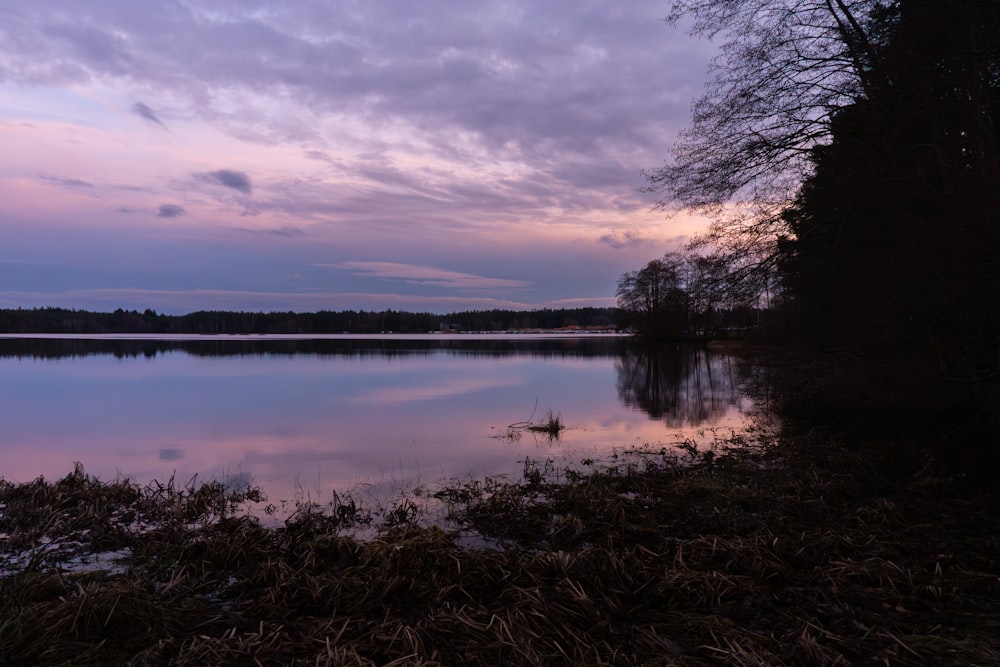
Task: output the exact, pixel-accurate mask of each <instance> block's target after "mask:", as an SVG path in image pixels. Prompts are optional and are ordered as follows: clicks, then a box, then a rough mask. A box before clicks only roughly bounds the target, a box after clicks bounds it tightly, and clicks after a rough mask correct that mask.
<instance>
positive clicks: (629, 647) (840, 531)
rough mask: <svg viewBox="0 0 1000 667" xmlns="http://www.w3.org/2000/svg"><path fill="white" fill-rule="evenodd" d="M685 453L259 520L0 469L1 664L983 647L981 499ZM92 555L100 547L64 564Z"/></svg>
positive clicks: (212, 501) (986, 585)
mask: <svg viewBox="0 0 1000 667" xmlns="http://www.w3.org/2000/svg"><path fill="white" fill-rule="evenodd" d="M686 458H687V459H689V460H688V461H686V462H685V461H679V460H678V459H677V458H676V457H675V456H674V454H673V452H672V451H667V450H663V451H645V452H636V453H632V454H622V455H621V456H620V457H619V458H618V459H617V460H614V461H610V462H608V465H605V466H594V467H593V468H592V469H589V470H586V471H582V472H581V471H573V470H566V469H556V467H555V466H554V465H553V464H552V463H551V462H534V463H533V462H528V463H526V467H525V475H524V479H522V480H520V481H519V482H517V483H514V482H507V481H504V480H491V479H487V480H479V481H466V482H457V481H456V482H454V483H452V484H450V485H449V486H447V487H446V488H444V489H442V490H441V491H439V492H438V493H437V494H436V496H437V499H438V500H439V501H440V502H442V503H444V504H445V506H446V508H447V514H448V516H447V518H446V521H444V522H442V525H443V526H444V527H437V526H422V525H420V521H419V519H420V517H419V513H418V512H416V511H414V510H413V509H412V505H403V506H401V508H395V509H398V510H399V511H392V510H390V511H388V512H385V513H383V514H382V519H381V520H380V521H376V520H375V519H374V518H373V516H372V515H371V514H367V513H365V512H363V511H361V510H360V509H359V508H357V507H356V506H355V505H353V503H349V502H341V503H339V504H337V505H336V507H333V506H331V508H327V509H324V508H317V507H315V506H303V507H302V508H300V511H299V512H298V513H297V514H295V515H293V516H292V517H291V518H289V519H288V520H287V521H286V522H285V523H284V525H282V526H281V527H278V528H273V529H269V528H264V527H262V526H261V525H260V523H259V522H258V521H257V520H256V519H254V518H252V517H250V516H247V515H246V514H245V513H243V512H241V511H240V508H241V507H242V504H243V503H245V502H246V501H247V500H254V499H255V498H256V495H255V492H253V491H252V490H251V491H249V492H248V491H243V492H240V493H235V494H234V493H230V492H227V491H226V490H225V489H223V488H220V487H217V486H209V487H207V488H208V490H207V491H203V490H201V489H202V488H206V487H199V488H194V487H192V486H187V487H180V488H178V487H177V486H175V485H173V484H167V485H166V486H158V485H153V486H148V487H138V486H136V485H134V484H131V483H128V482H123V481H115V482H110V483H102V482H98V481H96V480H94V479H92V478H89V477H88V476H87V475H86V474H85V473H84V472H83V470H82V469H81V468H78V469H77V470H76V471H74V472H73V473H72V474H71V475H69V476H68V477H66V478H65V479H63V480H60V481H57V482H46V481H44V480H38V481H36V482H33V483H30V484H20V485H19V484H12V483H7V482H0V535H3V547H2V549H0V551H2V553H0V559H2V560H0V571H2V575H0V576H2V578H0V664H4V665H35V664H46V665H85V664H131V665H168V664H169V665H206V664H213V665H216V664H240V665H245V664H260V665H456V664H515V665H517V664H520V665H560V664H564V665H661V664H662V665H671V664H675V665H715V664H726V665H852V664H884V665H927V664H939V665H970V664H981V665H986V664H998V663H1000V518H998V515H997V511H996V510H997V505H996V503H995V500H994V499H993V498H991V497H989V496H986V495H981V494H975V493H971V492H967V491H966V490H964V489H963V488H962V487H961V485H960V484H959V483H958V482H959V481H958V480H951V479H940V478H936V477H934V476H932V475H930V474H929V473H926V472H925V473H923V474H920V475H917V476H915V477H909V478H906V479H893V476H892V475H891V474H886V473H887V472H889V471H886V470H880V469H879V466H880V464H879V463H878V462H875V463H873V462H872V461H871V460H870V459H861V458H860V457H857V456H854V455H852V454H850V453H847V452H845V451H843V450H842V449H841V448H839V447H837V446H836V445H835V444H831V443H830V442H828V441H825V440H822V439H818V438H810V437H800V438H798V439H796V441H794V442H784V443H782V444H781V445H778V446H775V445H772V444H771V443H770V442H769V441H768V440H767V439H766V438H764V439H756V438H753V437H750V438H744V439H743V440H742V441H739V442H735V443H732V444H731V446H729V447H726V446H723V447H720V448H719V449H716V450H715V451H712V452H697V451H695V450H694V448H693V447H689V448H688V452H687V456H686ZM248 495H249V497H248ZM337 508H340V509H337ZM366 521H367V522H372V521H375V525H373V526H372V527H373V529H374V534H375V535H376V537H375V538H374V539H371V540H368V541H360V540H357V539H354V538H352V537H350V536H348V535H346V534H345V529H347V528H349V527H351V526H353V525H355V524H356V523H358V522H362V523H364V522H366ZM470 535H478V536H480V537H481V538H482V539H484V540H488V541H492V542H493V543H495V544H496V545H498V546H497V548H472V547H469V546H463V545H467V544H468V541H469V540H468V538H469V536H470ZM52 545H57V546H55V547H54V546H52ZM100 551H111V552H114V553H117V554H119V555H120V556H121V557H122V558H123V560H122V561H121V562H120V563H118V564H117V565H116V567H115V568H111V569H108V568H106V569H105V570H104V571H100V570H94V569H90V570H87V571H80V572H76V571H74V570H73V569H72V568H71V567H69V564H70V563H72V562H75V561H74V559H78V558H79V557H80V555H81V553H84V552H90V553H93V552H100Z"/></svg>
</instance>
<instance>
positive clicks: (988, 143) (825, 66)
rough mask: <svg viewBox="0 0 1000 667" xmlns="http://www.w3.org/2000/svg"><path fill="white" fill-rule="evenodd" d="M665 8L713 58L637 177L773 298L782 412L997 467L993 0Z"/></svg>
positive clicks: (999, 177)
mask: <svg viewBox="0 0 1000 667" xmlns="http://www.w3.org/2000/svg"><path fill="white" fill-rule="evenodd" d="M673 6H674V10H673V13H672V15H671V18H672V19H674V20H680V19H685V18H686V19H690V20H691V21H692V23H691V25H693V30H694V32H695V33H697V34H701V35H706V36H711V37H717V38H721V41H722V55H721V56H720V58H719V60H717V61H716V63H715V67H714V68H713V78H712V80H711V82H710V83H709V85H708V88H707V92H706V94H705V95H704V96H703V97H702V98H701V99H699V100H697V101H696V103H695V106H694V118H693V123H692V126H691V128H690V129H689V130H687V131H686V132H684V133H682V134H681V136H680V138H679V141H678V142H677V144H676V146H675V149H674V153H673V158H674V159H673V161H672V162H671V163H669V164H667V165H666V166H665V167H662V168H660V169H657V170H654V171H652V172H650V173H649V174H648V176H649V180H650V188H651V189H653V190H655V191H658V192H660V193H661V194H663V195H665V198H664V200H663V205H664V206H668V205H680V206H682V207H685V208H688V209H693V210H696V211H699V212H703V213H707V214H709V215H711V216H713V218H714V221H715V222H714V224H713V225H712V227H711V229H710V231H709V233H708V234H707V235H705V236H704V237H703V238H701V239H698V240H697V241H696V242H695V244H694V246H695V247H696V248H699V249H703V250H704V249H705V248H706V247H712V248H714V251H713V252H712V253H711V256H712V257H713V258H715V259H717V260H719V261H721V262H723V263H724V264H726V265H728V266H729V267H730V274H731V275H732V280H730V281H728V284H730V285H741V284H742V285H753V286H759V288H760V287H763V288H767V289H769V290H774V289H775V288H776V289H777V290H778V291H779V294H778V297H779V298H778V301H779V302H780V303H781V304H782V307H781V310H780V314H779V316H778V317H773V318H771V323H772V324H774V325H775V326H774V327H772V331H771V334H772V336H774V337H775V338H776V339H777V340H780V341H781V342H782V343H784V345H783V350H784V351H786V352H792V353H794V355H795V357H794V358H795V363H794V364H785V365H784V369H785V370H784V372H783V373H782V374H781V375H780V377H779V378H778V379H779V380H780V381H781V385H782V389H783V390H784V397H785V399H786V400H785V402H784V407H785V408H786V409H793V410H795V411H796V414H797V415H798V416H805V415H807V414H808V415H812V416H813V417H818V418H820V420H821V421H823V422H824V423H828V424H829V423H837V424H841V425H849V426H850V427H851V428H855V427H856V426H863V427H865V428H870V427H875V426H883V427H884V426H887V425H888V427H889V428H890V429H893V430H896V433H897V436H898V435H899V434H900V433H901V431H899V430H898V429H900V427H913V428H912V429H911V430H910V431H908V432H906V436H905V437H911V436H914V435H920V436H921V437H926V436H930V437H931V438H933V439H936V440H937V442H938V444H939V446H940V447H941V448H943V450H949V451H948V453H947V455H946V457H945V458H950V459H952V460H954V459H956V458H959V457H956V456H955V455H954V452H953V451H950V450H951V449H952V448H953V446H958V445H961V446H963V447H965V448H968V446H970V445H971V449H972V450H974V451H973V452H972V454H973V455H972V456H971V457H970V458H969V460H968V461H967V462H966V464H965V465H966V468H967V469H968V470H977V471H980V470H984V469H992V470H993V472H994V473H1000V445H998V444H997V443H1000V220H998V215H1000V213H998V212H1000V117H998V116H1000V2H997V1H996V0H906V1H899V0H836V1H832V2H831V1H829V0H727V1H726V2H722V1H719V0H676V1H675V2H674V3H673ZM775 280H777V283H775ZM772 294H773V292H772ZM984 464H986V465H984Z"/></svg>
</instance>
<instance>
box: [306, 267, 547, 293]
mask: <svg viewBox="0 0 1000 667" xmlns="http://www.w3.org/2000/svg"><path fill="white" fill-rule="evenodd" d="M317 266H328V267H330V268H337V269H346V270H348V271H353V272H356V273H358V274H360V275H365V276H370V277H375V278H380V279H383V280H389V281H392V280H398V281H403V282H407V283H411V284H415V285H434V286H437V287H447V288H449V289H494V288H507V289H509V288H523V287H528V286H529V285H530V283H529V282H527V281H525V280H511V279H507V278H489V277H485V276H477V275H473V274H470V273H459V272H457V271H449V270H447V269H439V268H436V267H433V266H422V265H418V264H401V263H398V262H341V263H339V264H326V265H324V264H318V265H317Z"/></svg>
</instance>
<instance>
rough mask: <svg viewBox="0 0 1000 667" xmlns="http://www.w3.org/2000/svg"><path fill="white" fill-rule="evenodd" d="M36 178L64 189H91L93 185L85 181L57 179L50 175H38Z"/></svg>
mask: <svg viewBox="0 0 1000 667" xmlns="http://www.w3.org/2000/svg"><path fill="white" fill-rule="evenodd" d="M38 178H40V179H42V180H43V181H46V182H48V183H53V184H55V185H60V186H62V187H64V188H92V187H94V184H93V183H89V182H87V181H81V180H80V179H78V178H59V177H57V176H52V175H50V174H39V175H38Z"/></svg>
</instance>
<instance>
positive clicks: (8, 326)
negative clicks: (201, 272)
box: [0, 307, 620, 334]
mask: <svg viewBox="0 0 1000 667" xmlns="http://www.w3.org/2000/svg"><path fill="white" fill-rule="evenodd" d="M619 323H620V316H619V311H618V309H617V308H594V307H587V308H563V309H548V308H546V309H541V310H531V311H515V310H499V309H498V310H483V311H477V310H470V311H462V312H455V313H450V314H447V315H438V314H433V313H409V312H405V311H399V310H383V311H365V310H342V311H319V312H314V313H297V312H292V311H288V312H266V313H265V312H242V311H222V310H213V311H208V310H202V311H196V312H193V313H188V314H187V315H164V314H160V313H157V312H156V311H154V310H152V309H148V308H147V309H146V310H145V311H143V312H139V311H137V310H123V309H121V308H119V309H117V310H115V311H114V312H110V313H108V312H92V311H86V310H69V309H64V308H31V309H21V308H17V309H3V310H0V333H7V334H18V333H24V334H26V333H53V334H102V333H134V334H143V333H149V334H153V333H172V334H183V333H186V334H340V333H352V334H373V333H382V332H395V333H426V332H428V331H509V330H515V329H557V328H561V327H566V326H574V325H575V326H579V327H612V326H617V325H618V324H619Z"/></svg>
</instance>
